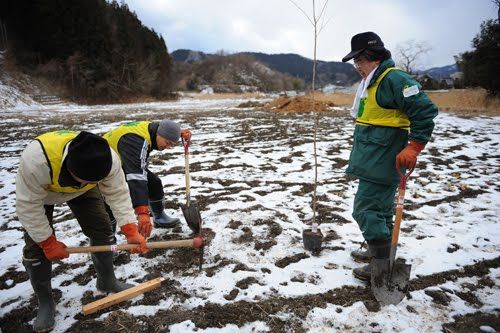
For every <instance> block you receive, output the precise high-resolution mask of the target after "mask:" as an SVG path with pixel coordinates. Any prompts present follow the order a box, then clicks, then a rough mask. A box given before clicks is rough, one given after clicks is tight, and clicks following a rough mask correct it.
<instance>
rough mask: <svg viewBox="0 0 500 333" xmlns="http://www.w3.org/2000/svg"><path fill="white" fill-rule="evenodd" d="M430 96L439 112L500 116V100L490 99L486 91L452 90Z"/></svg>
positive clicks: (433, 93)
mask: <svg viewBox="0 0 500 333" xmlns="http://www.w3.org/2000/svg"><path fill="white" fill-rule="evenodd" d="M428 95H429V98H430V99H431V100H432V101H433V102H434V103H436V105H437V106H438V107H439V111H444V112H451V113H456V114H460V115H477V116H480V115H489V116H499V115H500V98H498V97H496V98H492V97H488V96H487V94H486V90H484V89H452V90H448V91H446V92H429V93H428Z"/></svg>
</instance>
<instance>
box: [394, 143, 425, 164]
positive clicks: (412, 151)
mask: <svg viewBox="0 0 500 333" xmlns="http://www.w3.org/2000/svg"><path fill="white" fill-rule="evenodd" d="M424 147H425V145H424V144H421V143H418V142H416V141H410V143H409V144H408V146H406V147H405V149H403V150H401V151H400V152H399V154H398V155H397V156H396V163H399V165H400V166H402V167H405V168H407V169H410V168H412V167H414V166H415V164H417V156H418V154H420V152H421V151H422V149H424Z"/></svg>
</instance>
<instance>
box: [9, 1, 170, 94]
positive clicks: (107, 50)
mask: <svg viewBox="0 0 500 333" xmlns="http://www.w3.org/2000/svg"><path fill="white" fill-rule="evenodd" d="M0 18H1V19H2V21H3V22H5V24H6V27H7V31H8V43H9V44H8V45H9V48H8V54H10V55H12V58H14V59H15V61H16V62H17V64H18V65H20V66H21V67H22V68H23V69H24V70H26V71H28V72H30V73H32V74H38V75H41V76H42V77H45V78H48V79H50V80H51V81H55V82H58V83H61V84H62V86H64V87H65V88H66V91H67V93H68V94H69V96H66V97H72V96H77V97H76V98H74V99H76V100H78V99H85V100H87V101H88V100H94V101H117V100H124V99H127V98H131V97H137V96H142V95H148V96H155V97H165V96H168V95H169V93H170V91H171V77H170V76H171V71H172V60H171V58H170V56H169V54H168V50H167V47H166V44H165V41H164V40H163V38H162V37H161V36H160V35H158V34H157V33H156V32H155V31H154V30H152V29H149V28H147V27H145V26H144V25H143V24H142V23H141V21H140V20H139V19H138V18H137V16H136V14H135V13H133V12H131V11H130V10H129V8H128V6H127V5H126V4H125V3H122V4H119V3H118V2H117V1H116V0H113V1H111V2H107V1H106V0H85V1H81V0H2V1H1V2H0Z"/></svg>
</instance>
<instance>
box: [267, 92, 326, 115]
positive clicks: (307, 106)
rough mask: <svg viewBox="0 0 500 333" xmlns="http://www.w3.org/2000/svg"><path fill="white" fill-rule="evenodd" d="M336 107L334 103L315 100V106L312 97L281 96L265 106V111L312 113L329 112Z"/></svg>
mask: <svg viewBox="0 0 500 333" xmlns="http://www.w3.org/2000/svg"><path fill="white" fill-rule="evenodd" d="M333 106H335V105H334V103H333V102H326V101H321V100H318V99H315V101H314V104H313V99H312V96H310V95H306V96H297V97H288V96H281V97H279V98H277V99H275V100H273V101H271V102H269V103H268V104H266V105H265V106H264V110H267V111H277V112H311V111H328V110H329V109H330V108H331V107H333Z"/></svg>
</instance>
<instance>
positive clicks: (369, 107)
mask: <svg viewBox="0 0 500 333" xmlns="http://www.w3.org/2000/svg"><path fill="white" fill-rule="evenodd" d="M394 69H396V67H389V68H387V69H386V70H385V71H384V72H383V73H382V74H380V76H379V77H378V78H377V80H376V81H375V83H374V84H373V85H372V86H371V87H369V88H368V89H367V93H368V97H367V98H366V102H365V103H364V110H363V111H362V113H361V115H358V118H357V119H356V124H358V125H364V126H385V127H398V128H402V129H406V130H409V129H410V120H409V119H408V116H407V115H406V114H405V113H404V112H402V111H401V110H398V109H386V108H383V107H381V106H380V105H378V103H377V97H376V96H377V90H378V87H379V86H380V82H382V79H383V78H384V77H385V76H386V75H387V73H389V72H390V71H392V70H394Z"/></svg>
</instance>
